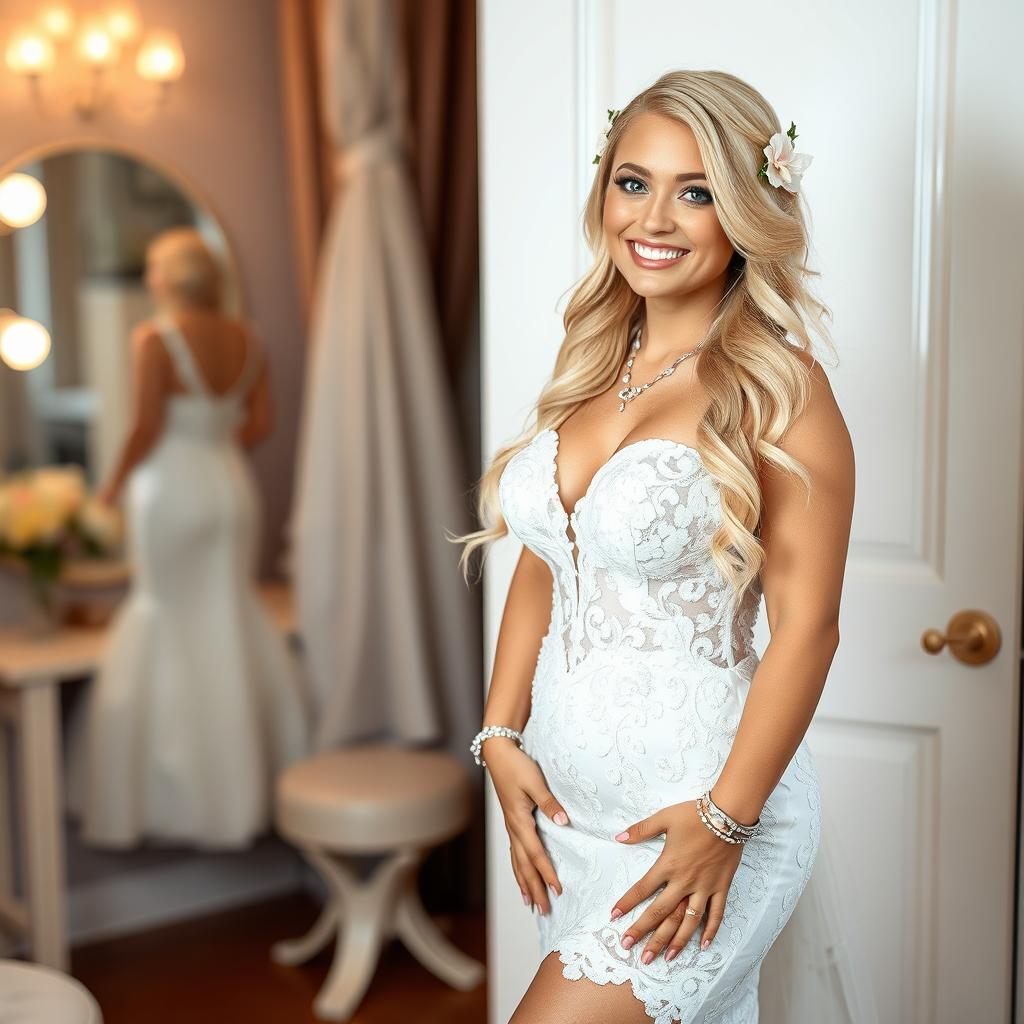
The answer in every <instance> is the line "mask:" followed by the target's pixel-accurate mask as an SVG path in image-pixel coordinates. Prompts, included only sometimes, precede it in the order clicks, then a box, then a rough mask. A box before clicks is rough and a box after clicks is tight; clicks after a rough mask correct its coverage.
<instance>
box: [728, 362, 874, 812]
mask: <svg viewBox="0 0 1024 1024" xmlns="http://www.w3.org/2000/svg"><path fill="white" fill-rule="evenodd" d="M800 358H803V359H804V361H805V362H807V363H808V364H810V365H811V379H812V381H813V384H812V391H811V398H810V401H809V403H808V405H807V406H806V408H805V409H804V411H803V412H802V413H801V415H800V416H799V417H797V419H796V420H795V421H794V422H793V424H792V425H791V426H790V428H789V430H788V431H787V432H786V437H785V438H784V440H783V442H782V444H781V447H782V448H783V450H785V451H786V452H788V453H789V454H790V455H792V456H793V457H794V458H796V459H798V460H799V461H800V462H802V463H803V464H804V466H805V467H806V468H807V471H808V472H809V473H810V476H811V495H810V499H809V501H808V499H807V496H806V491H805V489H804V486H803V484H802V483H801V482H800V481H799V480H798V479H796V478H795V477H793V476H792V475H790V474H789V473H786V472H783V471H781V470H779V469H778V468H776V467H774V466H771V465H766V466H765V468H764V472H763V475H762V488H763V500H764V510H763V516H762V525H761V542H762V544H763V545H764V548H765V555H766V558H765V562H764V565H763V566H762V569H761V587H762V591H763V593H764V596H765V604H766V608H767V612H768V624H769V626H770V628H771V641H770V642H769V644H768V646H767V648H766V650H765V654H764V657H763V658H762V659H761V663H760V664H759V665H758V667H757V670H756V671H755V673H754V679H753V681H752V683H751V687H750V690H749V692H748V694H747V700H746V704H745V706H744V709H743V714H742V717H741V719H740V725H739V728H738V730H737V733H736V737H735V739H734V740H733V746H732V750H731V752H730V754H729V757H728V759H727V760H726V763H725V766H724V767H723V769H722V772H721V775H720V776H719V778H718V781H717V782H716V783H715V785H714V787H713V792H712V794H711V795H712V799H713V800H714V801H715V803H716V804H718V805H719V806H720V807H721V808H722V810H724V811H725V812H726V813H727V814H731V815H732V816H733V817H734V818H736V819H737V820H738V821H740V822H741V823H744V824H750V823H752V822H753V821H755V820H756V819H757V818H758V816H759V815H760V813H761V808H762V807H763V806H764V804H765V802H766V801H767V799H768V797H769V796H770V795H771V792H772V790H773V789H774V788H775V787H776V785H777V784H778V782H779V780H780V779H781V778H782V775H783V773H784V772H785V770H786V766H787V765H788V764H789V762H790V761H791V760H792V758H793V756H794V754H795V753H796V749H797V747H798V746H799V745H800V742H801V740H802V739H803V737H804V734H805V733H806V731H807V728H808V726H809V725H810V723H811V719H812V717H813V716H814V711H815V709H816V708H817V705H818V701H819V699H820V698H821V694H822V691H823V689H824V686H825V679H826V676H827V675H828V671H829V668H830V667H831V664H832V659H833V657H834V656H835V652H836V649H837V647H838V646H839V603H840V597H841V594H842V589H843V575H844V572H845V569H846V557H847V551H848V549H849V541H850V525H851V521H852V518H853V500H854V478H855V471H854V455H853V445H852V443H851V441H850V434H849V432H848V430H847V428H846V423H845V422H844V420H843V417H842V413H841V412H840V411H839V407H838V405H837V404H836V401H835V396H834V395H833V394H832V389H831V386H830V385H829V382H828V378H827V377H826V376H825V373H824V371H823V370H822V368H821V366H820V364H818V363H813V364H811V360H810V357H809V356H805V355H804V354H801V355H800Z"/></svg>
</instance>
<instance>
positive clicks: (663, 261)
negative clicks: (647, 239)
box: [627, 238, 690, 270]
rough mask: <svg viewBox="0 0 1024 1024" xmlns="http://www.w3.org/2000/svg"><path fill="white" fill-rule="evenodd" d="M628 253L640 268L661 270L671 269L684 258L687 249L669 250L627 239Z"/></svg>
mask: <svg viewBox="0 0 1024 1024" xmlns="http://www.w3.org/2000/svg"><path fill="white" fill-rule="evenodd" d="M627 244H628V245H629V251H630V253H631V254H632V256H633V262H634V263H636V264H638V265H639V266H641V267H647V268H651V269H656V270H661V268H662V267H671V266H674V265H675V264H676V263H678V262H679V261H680V260H681V259H682V258H683V257H684V256H686V255H687V254H688V253H689V252H690V250H689V249H670V248H667V247H661V246H659V247H655V246H651V245H644V243H643V242H638V241H636V240H635V239H633V238H631V239H629V241H628V243H627Z"/></svg>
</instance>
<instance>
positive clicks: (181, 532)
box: [66, 228, 309, 848]
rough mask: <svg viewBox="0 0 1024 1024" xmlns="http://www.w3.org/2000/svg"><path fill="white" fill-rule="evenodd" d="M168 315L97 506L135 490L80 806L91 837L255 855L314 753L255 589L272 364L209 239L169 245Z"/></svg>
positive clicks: (72, 778) (160, 258)
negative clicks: (252, 455)
mask: <svg viewBox="0 0 1024 1024" xmlns="http://www.w3.org/2000/svg"><path fill="white" fill-rule="evenodd" d="M146 284H147V287H148V289H149V291H150V292H151V294H152V296H153V299H154V302H155V305H156V309H157V312H156V315H155V316H154V317H153V319H152V320H150V321H146V322H143V323H141V324H139V325H138V326H137V327H136V328H135V330H134V331H133V333H132V363H133V381H134V423H133V426H132V429H131V431H130V433H129V435H128V437H127V439H126V441H125V444H124V447H123V451H122V453H121V457H120V459H119V461H118V463H117V466H116V468H115V470H114V472H113V474H112V476H111V477H110V479H109V481H108V482H107V484H106V486H104V487H103V488H102V489H101V490H100V492H99V496H100V498H101V499H102V500H104V501H106V502H108V503H111V504H112V503H114V502H116V501H117V500H118V497H119V495H120V493H121V489H122V487H124V488H125V497H126V504H125V515H126V527H127V529H126V532H127V537H128V554H129V558H130V561H131V563H132V566H133V583H132V589H131V592H130V593H129V595H128V597H127V598H126V600H125V601H124V602H123V603H122V605H121V606H120V607H119V608H118V611H117V614H116V616H115V619H114V622H113V624H112V627H111V633H110V639H109V642H108V647H107V650H106V653H105V656H104V660H103V663H102V665H101V667H100V670H99V672H98V673H97V675H96V678H95V679H94V680H93V681H92V683H91V685H90V687H89V688H88V689H87V690H86V692H85V694H84V695H83V697H82V699H81V700H79V702H78V704H77V705H76V706H75V708H74V710H73V712H72V718H71V723H70V731H69V736H68V757H67V764H68V778H67V786H66V790H67V794H68V808H69V811H70V812H71V814H72V815H74V816H76V817H78V818H80V819H81V831H82V838H83V840H84V841H85V842H87V843H91V844H94V845H98V846H107V847H121V848H124V847H129V846H133V845H136V844H137V843H139V842H140V841H141V840H142V839H144V838H146V839H151V840H154V841H156V842H171V843H187V844H189V845H194V846H199V847H206V848H237V847H242V846H245V845H248V844H249V843H250V842H251V841H252V839H253V838H254V837H255V836H257V835H259V834H260V833H262V832H263V831H265V830H266V829H267V827H268V825H269V822H270V809H271V796H272V785H273V780H274V777H275V775H276V774H277V773H278V772H279V771H280V770H281V769H282V768H284V767H285V765H287V764H288V763H290V762H291V761H293V760H295V759H296V758H298V757H301V756H303V755H304V754H305V753H306V751H307V748H308V732H309V723H308V718H307V704H306V701H305V698H304V695H303V693H302V689H301V686H300V682H299V678H298V676H297V674H296V670H295V666H294V665H293V663H292V662H291V660H290V658H289V654H288V652H287V650H286V648H285V645H284V641H283V639H282V638H281V636H280V634H279V633H278V631H277V628H276V626H275V625H274V623H273V621H272V619H271V618H270V616H269V614H268V612H267V610H266V608H265V607H264V606H263V604H262V603H261V601H260V599H259V597H258V595H257V592H256V589H255V573H256V558H257V552H258V549H259V536H260V530H261V519H260V506H259V501H258V495H257V490H256V486H255V481H254V479H253V475H252V472H251V469H250V466H249V463H248V460H247V457H246V455H245V452H244V449H245V448H247V447H251V446H252V445H254V444H256V443H257V442H259V441H260V440H261V439H263V438H264V437H265V436H266V435H267V434H268V433H269V431H270V428H271V419H272V411H271V400H270V382H269V376H268V366H267V360H266V358H265V355H264V353H263V351H262V349H261V347H260V346H259V343H258V341H257V339H256V337H255V335H254V334H253V332H252V331H251V330H249V329H248V327H247V326H246V325H245V324H244V323H242V322H239V321H237V320H233V319H231V318H229V317H228V316H226V315H225V314H224V313H223V312H222V296H223V286H224V282H223V275H222V271H221V268H220V265H219V263H218V261H217V259H216V258H215V257H214V255H213V254H212V253H211V252H210V250H209V249H208V247H207V246H206V244H205V242H204V241H203V239H202V236H201V235H200V234H199V232H198V231H196V230H195V229H193V228H174V229H172V230H170V231H166V232H164V233H163V234H161V235H159V236H158V237H157V238H155V239H154V240H153V241H152V242H151V243H150V246H149V249H148V251H147V258H146Z"/></svg>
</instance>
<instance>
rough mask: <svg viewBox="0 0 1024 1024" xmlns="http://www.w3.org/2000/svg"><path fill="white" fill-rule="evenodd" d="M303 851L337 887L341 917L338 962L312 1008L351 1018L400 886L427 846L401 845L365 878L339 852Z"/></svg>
mask: <svg viewBox="0 0 1024 1024" xmlns="http://www.w3.org/2000/svg"><path fill="white" fill-rule="evenodd" d="M302 853H303V855H304V856H305V857H306V858H307V859H308V860H309V862H310V863H311V864H312V865H313V866H314V867H315V868H316V869H317V870H318V871H319V872H320V873H321V875H323V877H324V879H325V880H326V881H327V882H328V884H329V885H330V886H331V889H332V890H333V891H334V894H335V895H334V898H333V902H334V904H335V906H336V908H337V910H336V913H337V919H338V921H339V923H340V928H339V936H338V944H337V946H336V947H335V950H334V962H333V963H332V964H331V969H330V971H329V973H328V975H327V979H326V980H325V981H324V983H323V986H322V987H321V989H320V991H319V992H318V993H317V997H316V999H315V1000H314V1002H313V1011H314V1013H316V1015H317V1016H318V1017H320V1018H321V1019H323V1020H340V1021H345V1020H349V1019H350V1018H351V1016H352V1014H353V1013H355V1011H356V1009H357V1008H358V1006H359V1003H360V1002H361V1001H362V998H363V996H364V995H365V993H366V989H367V988H368V987H369V984H370V980H371V978H372V977H373V973H374V970H375V969H376V967H377V962H378V960H379V959H380V950H381V946H382V945H383V942H384V939H385V937H386V936H388V935H390V930H391V918H392V915H393V914H394V913H395V910H396V902H397V896H398V891H399V889H400V887H401V885H402V884H403V883H404V881H405V879H406V878H407V877H408V876H409V875H410V874H414V873H415V870H416V867H417V866H418V864H419V862H420V860H421V859H422V857H423V851H422V850H402V851H400V852H398V853H396V854H394V855H392V856H391V857H389V858H388V859H387V860H386V861H384V863H382V864H380V865H378V867H377V868H375V869H374V872H373V874H372V875H371V876H370V878H369V879H367V880H366V881H361V880H360V879H359V878H358V877H357V876H356V875H355V874H354V873H353V872H352V870H351V868H349V867H348V866H347V865H346V864H345V863H344V862H343V861H342V860H341V859H340V858H339V857H337V856H332V855H330V854H327V853H324V852H323V851H320V850H315V849H309V848H307V849H303V851H302Z"/></svg>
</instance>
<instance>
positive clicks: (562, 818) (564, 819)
mask: <svg viewBox="0 0 1024 1024" xmlns="http://www.w3.org/2000/svg"><path fill="white" fill-rule="evenodd" d="M555 821H556V822H558V824H559V825H568V824H569V815H568V814H566V813H565V811H559V812H558V813H557V814H556V815H555Z"/></svg>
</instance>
